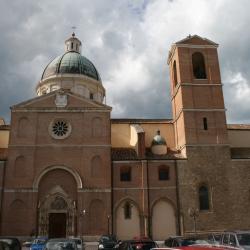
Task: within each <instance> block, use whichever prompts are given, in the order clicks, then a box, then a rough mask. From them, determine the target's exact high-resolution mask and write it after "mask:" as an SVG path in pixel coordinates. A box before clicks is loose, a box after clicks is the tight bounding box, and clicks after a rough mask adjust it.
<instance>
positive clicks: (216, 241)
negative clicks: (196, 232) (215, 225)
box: [207, 233, 222, 245]
mask: <svg viewBox="0 0 250 250" xmlns="http://www.w3.org/2000/svg"><path fill="white" fill-rule="evenodd" d="M221 236H222V234H221V233H211V234H208V235H207V240H208V243H209V244H212V245H220V243H221Z"/></svg>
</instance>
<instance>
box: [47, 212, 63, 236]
mask: <svg viewBox="0 0 250 250" xmlns="http://www.w3.org/2000/svg"><path fill="white" fill-rule="evenodd" d="M65 237H66V213H50V214H49V238H65Z"/></svg>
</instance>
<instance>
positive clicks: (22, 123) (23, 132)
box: [17, 117, 30, 138]
mask: <svg viewBox="0 0 250 250" xmlns="http://www.w3.org/2000/svg"><path fill="white" fill-rule="evenodd" d="M29 133H30V122H29V119H28V118H27V117H21V118H20V119H19V120H18V128H17V135H18V137H23V138H26V137H28V135H29Z"/></svg>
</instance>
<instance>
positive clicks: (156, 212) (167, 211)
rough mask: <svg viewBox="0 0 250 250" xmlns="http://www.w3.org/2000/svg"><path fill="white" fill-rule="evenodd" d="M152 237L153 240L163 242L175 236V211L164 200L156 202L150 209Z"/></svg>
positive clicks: (172, 206) (168, 201) (171, 204)
mask: <svg viewBox="0 0 250 250" xmlns="http://www.w3.org/2000/svg"><path fill="white" fill-rule="evenodd" d="M151 211H152V213H151V215H152V217H151V218H152V221H151V225H152V237H153V239H154V240H164V239H166V238H167V237H168V236H171V235H176V233H177V230H176V225H177V222H176V209H175V206H174V205H173V203H172V202H171V201H170V200H169V199H166V198H160V199H158V200H156V201H155V202H154V203H153V205H152V208H151Z"/></svg>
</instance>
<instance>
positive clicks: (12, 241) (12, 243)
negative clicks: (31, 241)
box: [0, 236, 22, 250]
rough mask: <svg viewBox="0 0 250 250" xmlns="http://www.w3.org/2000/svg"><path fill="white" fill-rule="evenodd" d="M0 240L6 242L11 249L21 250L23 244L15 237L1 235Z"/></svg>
mask: <svg viewBox="0 0 250 250" xmlns="http://www.w3.org/2000/svg"><path fill="white" fill-rule="evenodd" d="M0 242H5V243H7V244H8V246H9V250H21V249H22V246H21V243H20V241H19V240H18V239H17V238H14V237H4V236H1V237H0Z"/></svg>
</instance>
